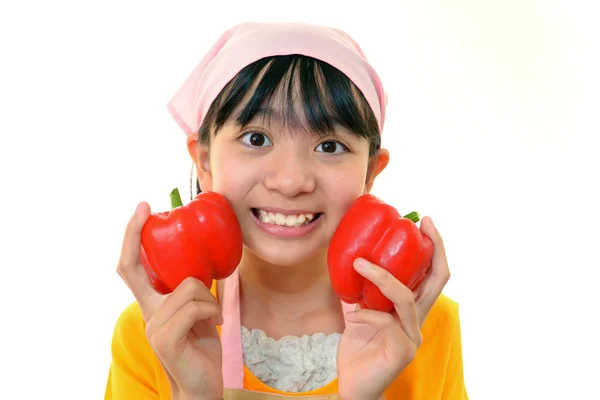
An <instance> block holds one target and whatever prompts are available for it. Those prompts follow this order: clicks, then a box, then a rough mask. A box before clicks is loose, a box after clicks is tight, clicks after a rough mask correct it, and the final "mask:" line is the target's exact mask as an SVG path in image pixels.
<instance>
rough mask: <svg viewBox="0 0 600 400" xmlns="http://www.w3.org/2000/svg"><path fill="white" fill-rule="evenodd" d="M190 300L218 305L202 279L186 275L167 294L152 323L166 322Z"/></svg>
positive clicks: (161, 323)
mask: <svg viewBox="0 0 600 400" xmlns="http://www.w3.org/2000/svg"><path fill="white" fill-rule="evenodd" d="M190 301H196V302H203V303H207V304H213V305H215V306H218V303H217V299H216V298H215V297H214V296H213V294H212V293H211V292H210V289H208V288H207V287H206V286H205V285H204V283H202V281H200V280H198V279H196V278H193V277H188V278H186V279H184V280H183V281H182V282H181V283H180V284H179V286H177V287H176V288H175V290H174V291H173V292H171V293H170V294H169V296H168V297H167V299H166V300H165V302H164V304H163V305H162V306H161V307H160V309H159V310H157V311H156V313H155V315H154V317H153V318H152V319H153V323H155V324H156V325H157V326H161V325H164V324H166V323H167V321H169V320H170V319H171V318H172V317H173V316H174V315H175V314H176V313H177V312H178V311H179V310H180V309H181V308H183V307H184V306H186V305H187V303H189V302H190Z"/></svg>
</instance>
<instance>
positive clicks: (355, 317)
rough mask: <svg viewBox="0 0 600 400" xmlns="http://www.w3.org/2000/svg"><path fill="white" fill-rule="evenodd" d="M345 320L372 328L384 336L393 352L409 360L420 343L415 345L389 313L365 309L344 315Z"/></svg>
mask: <svg viewBox="0 0 600 400" xmlns="http://www.w3.org/2000/svg"><path fill="white" fill-rule="evenodd" d="M346 320H347V321H348V322H350V323H353V324H366V325H369V326H372V327H373V328H375V329H377V330H378V331H379V332H381V333H382V334H383V335H384V337H385V338H386V341H387V342H388V343H390V344H391V345H392V348H393V349H394V350H395V351H397V352H398V353H399V354H401V355H403V356H409V357H410V358H411V359H412V358H414V356H415V354H416V351H417V348H418V347H419V346H420V341H418V342H417V343H415V341H413V339H411V338H410V337H409V335H407V334H406V332H405V331H404V330H403V329H402V327H401V326H400V324H399V323H398V320H397V319H396V318H395V317H394V316H393V315H392V314H390V313H387V312H382V311H375V310H366V309H363V310H358V311H350V312H348V313H346ZM407 352H408V354H407Z"/></svg>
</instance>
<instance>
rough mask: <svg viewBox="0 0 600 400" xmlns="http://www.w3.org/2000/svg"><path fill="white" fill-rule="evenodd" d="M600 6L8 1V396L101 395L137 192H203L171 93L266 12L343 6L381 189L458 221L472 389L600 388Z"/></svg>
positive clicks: (313, 12)
mask: <svg viewBox="0 0 600 400" xmlns="http://www.w3.org/2000/svg"><path fill="white" fill-rule="evenodd" d="M300 4H302V5H300ZM589 4H593V2H590V3H589ZM595 15H597V10H594V9H592V7H590V6H589V5H585V4H584V3H583V2H575V1H563V2H558V1H537V2H534V1H525V0H521V1H516V0H515V1H475V0H472V1H467V0H454V1H452V2H434V3H432V2H428V1H426V2H412V1H410V2H409V1H400V2H398V1H397V2H391V1H390V2H384V1H375V0H369V1H364V2H360V3H358V2H350V1H327V0H320V1H302V2H285V1H259V0H256V1H244V2H241V1H234V0H231V1H228V2H227V1H217V2H207V1H200V0H197V1H187V2H182V1H168V2H167V1H163V2H156V1H145V2H142V1H135V2H134V1H109V0H104V1H96V2H92V1H78V2H75V1H73V2H66V1H48V2H42V1H38V2H33V1H29V2H27V1H18V2H17V1H13V2H9V1H6V2H3V3H2V5H1V6H0V44H1V46H0V132H1V135H0V141H1V142H0V163H1V165H0V167H1V168H0V173H1V190H2V193H1V196H0V202H1V210H2V211H1V212H2V218H1V220H0V227H1V235H2V237H1V240H0V247H1V251H0V266H1V271H2V272H1V274H2V275H1V276H0V282H1V287H0V296H1V302H0V306H1V307H2V309H1V314H0V315H1V317H0V321H1V322H0V326H1V328H0V335H1V340H0V346H2V349H1V351H0V362H1V363H2V365H3V367H2V369H3V371H5V372H3V373H2V379H1V381H2V384H1V385H2V388H1V389H0V390H2V393H3V395H2V397H3V398H14V399H34V398H36V399H37V398H61V399H83V398H85V399H92V398H96V399H100V398H102V397H103V393H104V387H105V383H106V377H107V372H108V367H109V362H110V356H111V355H110V341H111V334H112V329H113V326H114V323H115V320H116V318H117V317H118V315H119V313H120V312H121V310H122V309H123V308H124V307H125V306H126V305H127V304H129V302H131V301H132V296H131V295H130V293H129V292H128V290H127V288H126V287H125V285H124V284H123V283H122V281H121V280H120V278H119V277H118V276H117V274H116V272H115V267H116V263H117V259H118V256H119V251H120V241H121V238H122V233H123V228H124V226H125V223H126V221H127V219H128V218H129V216H130V215H131V213H132V212H133V210H134V208H135V205H136V204H137V202H138V201H140V200H146V201H148V202H150V204H151V205H152V207H153V209H154V210H163V209H168V208H169V198H168V193H169V192H170V190H171V189H172V188H173V187H174V186H179V187H180V190H181V191H182V193H183V194H184V196H188V195H189V190H188V186H187V185H188V173H189V167H190V162H189V159H188V155H187V152H186V148H185V140H184V135H183V133H182V132H181V131H180V130H179V128H178V127H177V126H176V124H175V123H174V122H173V121H172V120H171V119H170V117H169V116H168V114H167V111H166V108H165V104H166V102H167V100H168V99H169V98H170V96H171V95H172V94H173V92H174V91H175V90H176V89H177V88H178V86H179V85H180V84H181V83H182V82H183V80H184V78H185V77H186V76H187V74H188V73H189V72H190V71H191V70H192V68H193V67H195V65H196V63H197V62H198V61H199V60H200V58H201V57H202V56H203V54H204V52H205V51H206V50H207V49H208V48H209V47H210V46H211V45H212V43H213V42H214V41H215V40H216V38H217V37H218V36H219V35H220V34H221V33H222V31H223V30H225V29H226V28H229V27H230V26H232V25H234V24H237V23H238V22H241V21H245V20H251V21H303V22H312V23H322V24H327V25H332V26H336V27H339V28H342V29H344V30H346V31H348V32H349V33H350V34H351V35H352V36H353V37H354V38H355V39H356V40H357V41H358V42H359V43H360V44H361V46H362V47H363V49H364V51H365V52H366V54H367V56H368V57H369V58H370V60H371V61H372V63H373V64H374V65H375V67H376V68H377V69H378V70H379V72H380V74H381V76H382V79H383V82H384V85H385V87H386V90H387V92H388V94H389V97H390V102H389V107H388V116H389V117H388V121H387V125H386V128H385V131H384V137H383V142H384V145H385V146H386V147H387V148H389V149H390V150H391V152H392V162H391V165H390V166H389V169H388V170H386V171H385V173H384V174H383V176H381V177H380V179H379V181H378V182H377V184H376V187H375V194H377V195H379V196H381V197H382V198H383V199H384V200H386V201H388V202H390V203H391V204H393V205H395V206H397V207H398V208H399V209H400V211H401V212H408V211H411V210H418V211H420V212H421V214H427V215H431V216H432V217H433V218H434V220H435V221H436V222H437V225H438V228H439V229H440V231H441V232H442V235H443V236H444V238H445V242H446V246H447V252H448V256H449V259H450V264H451V270H452V272H453V276H452V280H451V282H450V283H449V284H448V286H447V290H446V293H447V294H448V295H450V296H451V297H453V298H454V299H455V300H457V301H458V302H459V303H460V305H461V321H462V329H463V332H462V333H463V347H464V349H463V350H464V365H465V376H466V383H467V387H468V390H469V393H470V395H471V398H473V399H534V398H535V399H542V398H544V399H545V398H561V399H562V398H565V399H566V398H570V399H575V398H577V399H598V398H600V388H599V387H598V385H597V382H598V375H599V374H600V367H598V358H599V357H600V348H599V345H598V338H599V337H600V331H599V329H598V328H597V326H598V325H597V318H598V305H599V304H598V303H599V302H598V296H597V295H596V294H595V293H594V292H595V290H597V288H598V280H597V279H598V272H597V271H598V267H600V265H599V262H598V257H597V253H598V251H597V249H598V248H599V246H598V239H600V237H599V235H598V223H599V222H600V221H599V219H600V218H599V211H598V207H599V203H600V202H599V200H600V198H599V196H598V194H597V192H598V182H599V180H600V179H599V178H598V175H599V171H600V166H599V162H598V161H597V159H594V158H595V156H596V153H597V152H598V150H600V147H599V146H598V136H597V135H598V134H599V129H598V128H599V124H598V122H599V121H598V119H599V117H598V116H599V114H600V113H599V106H600V104H599V101H598V91H599V89H600V85H599V83H600V79H599V78H598V71H600V63H599V62H598V61H599V60H598V57H599V54H600V52H599V51H598V48H597V47H596V45H595V42H596V43H597V35H598V34H599V31H598V28H597V27H596V26H594V24H595V23H596V22H597V21H596V17H595ZM186 198H187V197H186ZM9 393H10V394H11V395H12V396H11V395H9Z"/></svg>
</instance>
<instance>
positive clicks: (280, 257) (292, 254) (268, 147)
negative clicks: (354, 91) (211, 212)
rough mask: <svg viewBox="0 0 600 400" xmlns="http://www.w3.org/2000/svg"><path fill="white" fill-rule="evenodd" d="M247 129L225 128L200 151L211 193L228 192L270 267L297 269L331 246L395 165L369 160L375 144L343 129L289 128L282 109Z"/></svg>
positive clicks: (384, 158)
mask: <svg viewBox="0 0 600 400" xmlns="http://www.w3.org/2000/svg"><path fill="white" fill-rule="evenodd" d="M265 114H268V115H269V118H256V119H255V120H253V121H251V122H250V123H249V124H247V125H246V126H244V127H239V126H237V125H235V124H233V123H231V124H227V125H225V126H224V127H223V128H222V129H221V130H220V131H219V133H218V134H217V135H216V136H213V138H212V139H211V143H210V147H209V148H208V147H206V148H203V147H199V148H198V149H197V152H195V153H196V155H197V158H196V160H197V166H198V171H199V179H200V183H201V186H202V190H204V191H215V192H218V193H220V194H222V195H224V196H225V197H226V198H227V199H228V200H229V201H230V202H231V204H232V206H233V208H234V210H235V213H236V215H237V218H238V220H239V223H240V226H241V229H242V235H243V238H244V244H245V246H246V248H247V249H248V250H250V251H251V252H253V253H254V254H255V255H256V256H258V257H259V258H261V259H262V260H264V261H265V262H268V263H270V264H275V265H280V266H293V265H297V264H300V263H302V262H306V261H308V260H311V259H313V258H314V257H315V256H317V255H318V254H319V253H321V252H323V251H324V250H326V249H327V246H328V244H329V241H330V239H331V237H332V235H333V233H334V231H335V229H336V227H337V225H338V224H339V222H340V220H341V218H342V217H343V215H344V213H345V212H346V210H347V209H348V208H349V207H350V205H351V204H352V203H353V202H354V200H356V198H357V197H359V196H360V195H362V194H364V193H366V192H368V191H369V190H370V189H371V186H372V183H373V180H374V178H375V177H376V176H377V174H379V173H380V172H381V171H382V170H383V169H384V168H385V166H386V165H387V162H388V159H389V155H388V152H387V151H386V150H380V151H379V154H378V155H376V156H374V157H372V158H371V160H369V143H368V142H367V140H365V139H363V138H360V137H358V136H356V135H354V134H352V133H350V132H347V131H345V130H343V129H341V128H340V129H337V130H336V131H335V133H332V134H330V135H328V136H325V137H319V136H318V135H315V134H312V133H308V132H306V131H304V130H302V128H299V129H289V128H286V127H285V125H284V124H283V123H282V121H281V118H278V117H277V114H278V111H277V110H272V109H270V110H265V112H264V113H259V115H265Z"/></svg>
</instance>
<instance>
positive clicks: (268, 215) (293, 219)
mask: <svg viewBox="0 0 600 400" xmlns="http://www.w3.org/2000/svg"><path fill="white" fill-rule="evenodd" d="M258 216H259V217H260V219H261V221H263V222H265V223H267V224H276V225H282V226H295V227H300V226H302V225H305V224H309V223H310V222H311V221H312V220H313V218H314V217H315V215H314V214H311V213H306V214H296V215H283V214H280V213H273V212H269V211H265V210H258Z"/></svg>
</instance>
